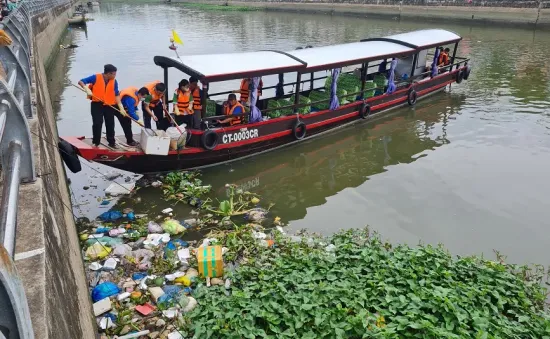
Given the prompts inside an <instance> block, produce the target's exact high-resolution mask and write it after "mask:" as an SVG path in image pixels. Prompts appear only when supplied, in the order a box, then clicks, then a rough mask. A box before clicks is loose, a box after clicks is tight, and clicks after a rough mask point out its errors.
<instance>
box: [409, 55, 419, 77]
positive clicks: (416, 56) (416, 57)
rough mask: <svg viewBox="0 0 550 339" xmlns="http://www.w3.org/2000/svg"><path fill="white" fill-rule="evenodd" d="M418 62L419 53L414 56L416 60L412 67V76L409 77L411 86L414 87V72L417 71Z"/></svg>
mask: <svg viewBox="0 0 550 339" xmlns="http://www.w3.org/2000/svg"><path fill="white" fill-rule="evenodd" d="M417 62H418V53H416V54H415V55H414V58H413V65H412V69H411V76H410V77H409V79H411V85H412V81H413V77H414V71H415V70H416V63H417Z"/></svg>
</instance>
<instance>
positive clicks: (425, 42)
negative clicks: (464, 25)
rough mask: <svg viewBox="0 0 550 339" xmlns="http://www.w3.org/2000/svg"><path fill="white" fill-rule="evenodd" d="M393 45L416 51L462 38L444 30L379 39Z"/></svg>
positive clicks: (408, 33) (423, 31) (430, 30)
mask: <svg viewBox="0 0 550 339" xmlns="http://www.w3.org/2000/svg"><path fill="white" fill-rule="evenodd" d="M381 39H383V40H385V41H391V42H393V43H401V44H403V45H405V44H407V45H411V46H414V48H416V49H417V50H420V49H427V48H431V47H439V46H442V45H447V44H452V43H455V42H458V41H460V40H462V37H461V36H460V35H458V34H456V33H455V32H452V31H448V30H446V29H422V30H418V31H412V32H406V33H399V34H394V35H390V36H387V37H383V38H381ZM374 40H376V38H374V39H364V40H361V41H374Z"/></svg>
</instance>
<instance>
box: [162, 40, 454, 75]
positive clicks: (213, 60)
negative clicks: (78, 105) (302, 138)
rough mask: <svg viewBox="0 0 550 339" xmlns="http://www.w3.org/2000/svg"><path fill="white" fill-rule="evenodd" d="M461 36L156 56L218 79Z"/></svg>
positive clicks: (349, 61) (327, 64) (321, 65)
mask: <svg viewBox="0 0 550 339" xmlns="http://www.w3.org/2000/svg"><path fill="white" fill-rule="evenodd" d="M460 40H461V37H460V36H458V35H457V34H455V33H453V32H450V31H446V30H443V29H426V30H420V31H414V32H409V33H402V34H396V35H391V36H388V37H384V38H373V39H365V40H361V42H354V43H347V44H341V45H333V46H324V47H314V48H305V49H299V50H294V51H290V52H281V51H259V52H244V53H230V54H209V55H190V56H182V57H180V58H177V59H176V58H173V57H165V56H155V58H154V62H155V64H156V65H158V66H160V67H162V68H165V69H166V68H169V67H174V68H177V69H179V70H180V71H182V72H184V73H186V74H188V75H191V76H195V77H197V78H198V79H199V80H201V82H215V81H223V80H232V79H240V78H248V77H254V76H263V75H270V74H280V73H288V72H300V73H310V72H314V71H319V70H327V69H331V68H335V67H344V66H350V65H357V64H362V63H365V62H369V61H374V60H381V59H385V58H391V57H402V56H408V55H411V54H415V53H418V52H419V51H420V50H424V49H427V48H431V47H434V46H442V45H446V44H450V43H455V42H458V41H460Z"/></svg>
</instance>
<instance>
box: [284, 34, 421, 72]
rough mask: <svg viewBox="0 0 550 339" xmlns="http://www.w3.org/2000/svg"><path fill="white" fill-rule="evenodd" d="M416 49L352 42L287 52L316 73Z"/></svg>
mask: <svg viewBox="0 0 550 339" xmlns="http://www.w3.org/2000/svg"><path fill="white" fill-rule="evenodd" d="M415 52H416V49H414V48H411V47H407V46H403V45H399V44H396V43H393V42H386V41H371V42H352V43H349V44H342V45H333V46H324V47H314V48H305V49H299V50H295V51H291V52H287V53H288V54H289V55H292V56H294V57H296V58H298V59H300V60H302V61H304V62H305V63H306V64H307V67H306V71H308V72H315V71H319V70H326V69H331V68H335V67H344V66H349V65H357V64H360V63H363V62H368V61H372V60H380V59H384V58H387V57H391V56H406V55H410V54H413V53H415Z"/></svg>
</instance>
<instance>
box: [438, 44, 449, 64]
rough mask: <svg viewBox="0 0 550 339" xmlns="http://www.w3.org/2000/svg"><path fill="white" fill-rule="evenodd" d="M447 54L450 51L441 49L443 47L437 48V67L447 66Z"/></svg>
mask: <svg viewBox="0 0 550 339" xmlns="http://www.w3.org/2000/svg"><path fill="white" fill-rule="evenodd" d="M449 52H450V49H448V48H447V49H443V47H440V48H439V59H438V60H437V66H438V67H443V66H446V65H448V64H449Z"/></svg>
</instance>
